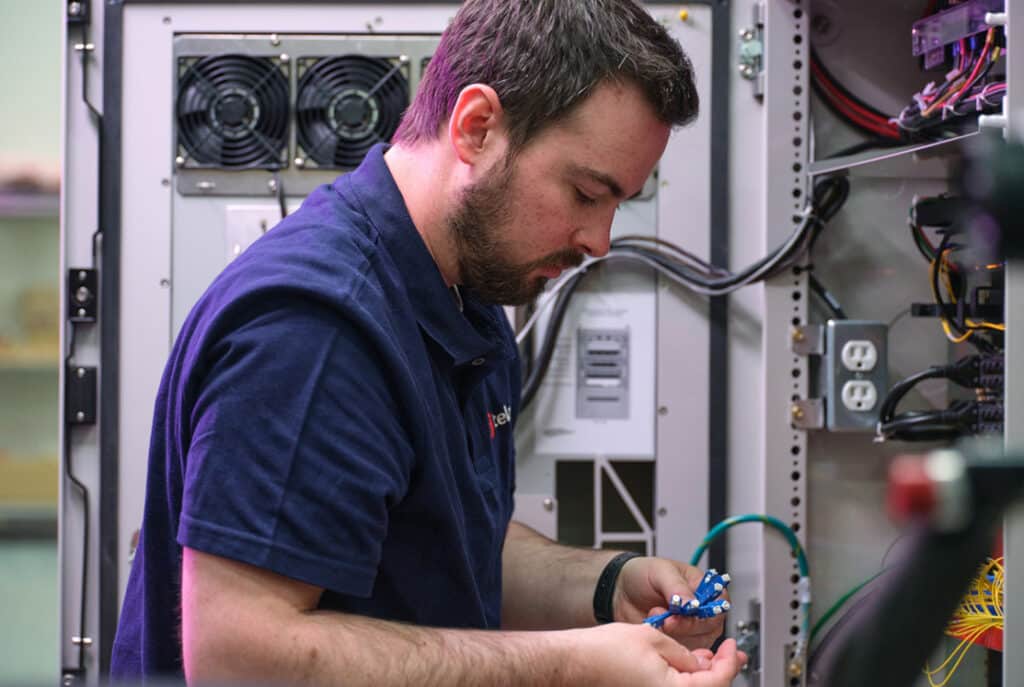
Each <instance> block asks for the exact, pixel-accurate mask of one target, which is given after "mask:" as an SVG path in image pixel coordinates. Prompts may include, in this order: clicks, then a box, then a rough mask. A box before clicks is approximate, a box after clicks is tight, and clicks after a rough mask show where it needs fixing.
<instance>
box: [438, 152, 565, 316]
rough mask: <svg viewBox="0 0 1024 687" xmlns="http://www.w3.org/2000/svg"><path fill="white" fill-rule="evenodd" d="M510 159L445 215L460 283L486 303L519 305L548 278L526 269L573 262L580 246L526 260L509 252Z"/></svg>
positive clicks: (469, 189) (464, 194) (531, 297)
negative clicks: (451, 211)
mask: <svg viewBox="0 0 1024 687" xmlns="http://www.w3.org/2000/svg"><path fill="white" fill-rule="evenodd" d="M512 178H513V169H512V163H511V162H510V161H508V160H506V161H505V162H504V163H502V169H500V170H497V171H495V172H493V173H492V174H491V175H489V177H487V178H484V179H482V180H480V181H479V182H477V183H476V184H474V185H472V186H470V187H468V188H466V189H465V190H464V191H463V192H462V198H461V202H460V204H459V206H458V207H457V208H456V209H455V211H454V212H453V213H452V215H451V216H450V217H449V218H448V231H449V232H450V235H451V237H452V242H453V244H454V246H455V249H456V252H457V254H458V268H459V283H460V284H461V285H462V286H465V287H467V288H470V289H472V290H473V291H474V292H475V293H476V295H477V296H479V297H480V298H481V299H482V300H484V301H486V302H488V303H494V304H498V305H523V304H525V303H529V302H530V301H532V300H534V299H535V298H536V297H537V296H538V295H540V293H541V291H543V290H544V284H545V283H547V278H545V277H530V274H532V273H533V272H535V271H537V270H538V269H543V268H545V267H558V268H563V269H564V268H566V267H576V266H577V265H579V264H580V263H581V262H583V255H582V254H581V253H579V252H578V251H575V250H572V249H566V250H562V251H558V252H557V253H551V254H550V255H547V256H545V257H543V258H541V259H539V260H534V261H532V262H528V263H525V264H522V263H515V262H513V261H512V260H511V259H510V258H509V257H508V255H509V254H510V253H511V250H510V249H511V246H512V244H513V243H514V241H513V240H511V239H510V236H509V234H510V233H512V232H514V231H515V230H516V227H514V226H512V220H511V206H512V201H511V187H512Z"/></svg>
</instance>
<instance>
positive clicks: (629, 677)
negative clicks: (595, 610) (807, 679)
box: [559, 623, 747, 687]
mask: <svg viewBox="0 0 1024 687" xmlns="http://www.w3.org/2000/svg"><path fill="white" fill-rule="evenodd" d="M559 634H563V635H565V636H566V637H567V638H569V639H570V641H571V643H572V644H571V646H570V647H569V651H568V655H569V656H570V661H569V666H568V672H567V677H568V678H569V679H568V681H567V682H568V683H569V684H573V683H575V684H581V685H590V686H592V687H604V686H606V685H607V687H613V686H614V687H619V686H620V685H652V686H654V685H657V686H658V687H661V686H662V685H665V686H671V687H728V685H731V684H732V681H733V679H734V678H735V677H736V675H737V674H738V673H739V671H740V668H742V667H743V665H744V664H745V663H746V662H747V656H746V654H744V653H743V652H742V651H737V650H736V642H735V641H734V640H731V639H729V640H726V641H725V642H723V643H722V646H721V647H719V649H718V653H717V654H712V653H711V652H710V651H708V650H707V649H695V650H693V651H690V650H689V649H687V648H686V647H684V646H682V645H680V644H678V643H676V642H675V641H673V640H672V639H671V638H669V637H667V636H666V635H664V634H663V633H662V632H660V631H658V630H656V629H654V628H653V627H650V626H649V625H626V624H623V623H612V624H609V625H601V626H599V627H594V628H589V629H585V630H569V631H567V632H564V633H559Z"/></svg>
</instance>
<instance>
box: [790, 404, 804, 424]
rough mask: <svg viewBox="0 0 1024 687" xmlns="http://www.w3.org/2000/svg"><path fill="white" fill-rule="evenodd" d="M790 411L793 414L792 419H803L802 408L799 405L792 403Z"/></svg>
mask: <svg viewBox="0 0 1024 687" xmlns="http://www.w3.org/2000/svg"><path fill="white" fill-rule="evenodd" d="M790 412H791V413H792V414H793V419H794V420H803V419H804V409H803V408H801V407H800V406H798V405H794V406H793V407H792V408H791V409H790Z"/></svg>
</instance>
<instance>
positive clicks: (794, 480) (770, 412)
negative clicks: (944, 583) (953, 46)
mask: <svg viewBox="0 0 1024 687" xmlns="http://www.w3.org/2000/svg"><path fill="white" fill-rule="evenodd" d="M808 7H809V3H808V2H806V1H801V2H779V1H778V0H775V1H774V2H773V1H771V0H769V1H768V2H766V3H765V48H764V51H765V53H764V54H765V65H766V68H765V69H766V74H765V117H764V120H763V121H764V127H765V128H764V145H765V146H766V153H765V155H766V157H765V161H764V167H763V173H764V175H765V197H764V199H763V202H764V206H763V207H764V217H763V221H764V225H763V234H762V236H763V237H764V239H763V240H764V245H763V246H762V250H764V251H767V250H769V249H771V248H772V247H774V246H777V245H779V244H780V243H781V242H782V241H783V240H784V239H785V237H786V236H787V235H788V234H789V232H790V231H792V227H793V226H794V221H793V220H794V214H795V213H796V212H798V211H799V210H800V209H802V208H803V206H804V204H805V202H806V196H807V190H808V189H807V179H806V176H805V175H804V174H803V173H802V172H801V171H800V170H801V166H802V165H804V164H806V161H807V137H808V127H807V121H808V102H807V90H808V89H807V82H808V72H809V70H808V63H809V61H810V54H809V51H808V50H807V49H806V48H805V47H804V46H806V45H808V40H807V38H808V31H807V26H808V23H809V21H810V16H809V14H808V13H807V10H808ZM807 297H808V290H807V280H806V276H794V275H793V274H783V275H780V276H779V277H777V278H775V279H773V280H771V281H770V282H768V283H766V284H765V286H764V287H763V298H764V301H763V303H764V328H763V331H762V350H763V357H762V365H763V368H762V369H763V379H764V389H763V396H762V399H763V403H764V407H763V418H764V420H763V421H764V427H763V431H764V445H763V446H762V449H761V452H760V454H759V458H760V460H761V471H762V472H761V475H762V477H763V479H764V483H763V487H762V488H763V496H762V498H763V511H762V512H764V513H767V514H768V515H774V516H775V517H778V518H780V519H781V520H782V521H783V522H785V523H787V524H789V525H791V526H792V527H793V528H794V529H795V530H797V536H798V537H799V538H800V539H801V542H804V541H805V539H806V534H805V529H804V527H805V525H806V517H805V514H806V497H807V487H806V484H807V483H806V467H807V461H806V447H807V442H806V435H805V433H804V432H799V431H796V430H794V429H793V428H792V427H791V423H790V401H791V399H792V397H793V396H799V397H801V398H805V397H806V396H807V387H808V369H807V358H805V357H803V356H796V355H794V354H793V353H792V352H791V351H790V349H789V341H790V336H791V331H792V327H793V324H795V323H796V322H797V321H799V322H801V323H802V322H806V321H807ZM762 536H764V537H765V541H764V544H763V558H762V561H763V563H762V565H763V570H762V576H761V588H760V592H761V633H762V638H761V647H762V656H761V666H762V675H763V677H762V684H763V685H765V686H766V687H767V686H769V685H772V686H774V685H777V684H779V683H780V681H781V680H785V679H786V676H787V675H788V673H787V672H786V667H787V657H786V646H787V645H788V644H789V643H791V642H792V641H793V636H794V633H793V631H792V629H793V628H795V627H798V626H799V625H800V618H799V611H798V610H795V609H793V608H791V607H790V602H791V601H792V600H794V599H796V598H797V589H796V585H795V584H794V583H793V582H792V580H791V578H792V576H793V575H795V574H796V572H797V567H796V564H795V561H794V560H793V557H792V556H791V554H790V551H789V547H788V545H787V544H786V543H785V541H784V540H783V539H782V538H781V537H779V536H778V533H776V532H768V531H763V532H762ZM805 546H806V544H805Z"/></svg>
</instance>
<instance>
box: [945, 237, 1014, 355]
mask: <svg viewBox="0 0 1024 687" xmlns="http://www.w3.org/2000/svg"><path fill="white" fill-rule="evenodd" d="M952 252H953V249H952V248H947V249H946V250H944V251H942V256H941V258H940V263H939V275H940V276H941V277H942V281H943V282H944V283H945V285H946V293H948V294H949V301H950V303H952V304H953V305H956V302H957V301H956V293H955V292H954V290H953V280H952V279H951V278H950V276H949V254H950V253H952ZM936 300H938V299H936ZM964 324H966V325H967V327H968V329H969V330H970V329H994V330H995V331H997V332H1005V331H1006V325H1005V324H995V323H993V322H975V321H974V320H969V319H965V320H964ZM942 329H943V331H945V332H946V338H948V339H949V340H950V341H952V342H953V343H963V342H964V341H967V339H969V338H970V336H971V333H970V331H967V332H965V333H964V335H963V336H960V337H956V336H955V335H954V334H953V332H952V330H951V329H950V327H949V324H948V320H947V321H945V322H944V323H943V327H942Z"/></svg>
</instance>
